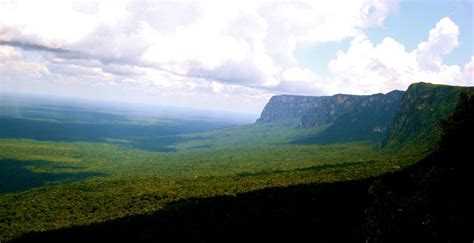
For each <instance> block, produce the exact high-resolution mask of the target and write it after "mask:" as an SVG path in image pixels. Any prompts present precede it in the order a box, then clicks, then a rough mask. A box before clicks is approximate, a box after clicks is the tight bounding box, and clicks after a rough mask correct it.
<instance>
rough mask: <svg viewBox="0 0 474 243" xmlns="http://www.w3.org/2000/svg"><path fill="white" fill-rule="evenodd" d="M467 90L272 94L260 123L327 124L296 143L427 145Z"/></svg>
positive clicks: (419, 87)
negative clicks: (297, 94)
mask: <svg viewBox="0 0 474 243" xmlns="http://www.w3.org/2000/svg"><path fill="white" fill-rule="evenodd" d="M463 89H469V88H464V87H455V86H447V85H434V84H429V83H414V84H412V85H410V87H409V88H408V90H407V91H406V92H405V91H398V90H395V91H392V92H389V93H387V94H380V93H379V94H373V95H347V94H336V95H333V96H321V97H313V96H294V95H277V96H273V97H272V98H271V99H270V101H269V102H268V103H267V105H266V106H265V108H264V109H263V112H262V114H261V116H260V118H259V119H258V120H257V123H269V122H276V121H282V120H288V119H296V120H298V121H299V123H298V124H297V126H298V127H300V128H302V129H308V128H314V127H320V126H327V128H326V129H325V130H324V131H323V132H322V133H320V134H318V135H317V136H314V137H309V138H305V139H302V140H297V141H294V142H295V143H322V144H328V143H336V142H350V141H364V140H371V141H377V142H381V145H382V146H387V145H389V146H397V145H401V144H405V142H422V141H423V142H427V141H433V142H432V143H431V144H436V141H435V140H434V138H436V137H439V135H440V129H439V127H438V126H439V122H440V121H442V120H444V119H446V118H448V117H449V116H450V115H452V113H453V111H454V109H455V107H456V105H457V104H458V101H459V95H460V92H461V91H462V90H463Z"/></svg>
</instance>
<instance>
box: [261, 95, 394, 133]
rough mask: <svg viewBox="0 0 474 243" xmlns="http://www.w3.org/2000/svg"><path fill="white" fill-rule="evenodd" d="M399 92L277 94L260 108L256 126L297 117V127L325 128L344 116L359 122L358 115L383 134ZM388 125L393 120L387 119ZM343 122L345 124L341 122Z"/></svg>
mask: <svg viewBox="0 0 474 243" xmlns="http://www.w3.org/2000/svg"><path fill="white" fill-rule="evenodd" d="M402 96H403V92H402V91H392V92H390V93H388V94H385V95H384V94H374V95H360V96H359V95H346V94H337V95H334V96H321V97H311V96H292V95H278V96H274V97H272V98H271V99H270V101H269V102H268V104H267V105H266V106H265V108H264V109H263V112H262V115H261V117H260V118H259V119H258V120H257V122H258V123H262V122H273V121H279V120H285V119H293V118H300V124H299V126H300V127H303V128H310V127H318V126H322V125H327V124H331V123H333V122H335V121H336V120H337V119H338V118H340V117H342V116H346V118H345V119H347V118H350V119H351V121H353V122H356V121H357V120H360V118H362V117H359V116H360V115H370V116H372V117H373V118H374V120H376V121H377V122H375V123H374V125H378V126H376V127H373V130H374V131H375V132H381V131H385V130H386V129H387V127H386V121H385V120H387V119H384V117H387V114H386V113H387V112H389V113H390V114H392V113H394V112H396V109H398V105H399V104H400V100H401V98H402ZM388 117H389V119H388V120H390V121H389V122H391V119H393V117H391V116H388ZM343 123H347V122H343Z"/></svg>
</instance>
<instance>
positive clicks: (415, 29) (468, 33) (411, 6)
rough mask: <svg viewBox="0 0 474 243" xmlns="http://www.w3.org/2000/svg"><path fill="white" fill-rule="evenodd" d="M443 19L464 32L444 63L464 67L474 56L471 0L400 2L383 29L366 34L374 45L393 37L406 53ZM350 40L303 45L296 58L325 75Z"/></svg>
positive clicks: (296, 53) (303, 64)
mask: <svg viewBox="0 0 474 243" xmlns="http://www.w3.org/2000/svg"><path fill="white" fill-rule="evenodd" d="M444 17H449V18H450V19H452V20H453V21H454V22H455V23H456V24H457V25H458V26H459V28H460V30H461V31H460V34H459V41H460V45H459V47H457V48H456V49H454V50H453V51H452V53H449V54H448V55H446V56H445V57H444V60H445V62H446V63H447V64H457V65H464V64H465V63H467V62H469V60H470V58H471V56H472V55H473V54H474V37H473V35H474V32H473V29H474V27H473V23H474V7H473V2H472V1H470V0H432V1H427V0H418V1H407V0H405V1H400V2H399V4H398V9H396V10H393V11H392V12H391V13H390V14H389V15H388V16H387V18H386V19H385V20H384V22H383V24H382V26H377V27H374V28H369V29H367V30H366V31H365V34H366V35H367V37H368V38H369V39H370V40H371V41H372V42H373V43H380V42H381V41H382V40H383V39H384V38H386V37H392V38H394V39H395V40H397V41H399V42H401V43H402V44H403V45H404V46H405V47H406V49H407V51H412V50H414V49H415V48H416V47H417V45H418V44H419V43H420V42H422V41H425V40H426V39H427V37H428V33H429V31H430V30H431V29H432V28H433V27H434V26H435V24H436V23H437V22H438V21H439V20H440V19H441V18H444ZM350 40H351V39H350V38H346V39H344V40H341V41H338V42H333V43H322V44H320V43H318V44H315V45H313V46H306V45H300V46H299V47H298V48H297V49H296V51H295V55H296V57H297V59H298V63H299V64H300V65H301V66H304V67H308V68H311V69H312V70H314V71H315V72H318V73H321V74H326V73H327V72H328V67H327V64H328V62H329V61H330V60H332V59H334V58H335V57H336V53H337V51H339V50H346V49H347V48H348V47H349V43H350Z"/></svg>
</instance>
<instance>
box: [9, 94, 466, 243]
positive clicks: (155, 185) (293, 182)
mask: <svg viewBox="0 0 474 243" xmlns="http://www.w3.org/2000/svg"><path fill="white" fill-rule="evenodd" d="M430 89H432V90H437V88H436V87H435V88H430ZM409 91H410V90H409ZM409 91H407V93H409ZM431 94H432V96H431V97H432V98H431V100H432V103H430V104H433V106H431V107H433V108H437V107H438V104H440V105H439V106H442V107H441V108H443V107H447V108H443V109H442V110H441V111H442V112H441V113H439V114H440V115H436V116H435V118H436V119H444V118H447V117H449V116H450V112H451V113H452V112H453V111H454V108H451V106H453V105H452V104H450V103H456V102H457V97H455V96H452V95H451V94H450V95H448V96H445V95H439V93H437V92H433V93H431ZM442 94H445V93H442ZM407 97H412V96H406V97H405V98H407ZM417 97H418V96H417ZM436 97H442V99H440V100H441V101H442V102H441V103H437V101H436ZM449 97H450V98H449ZM405 98H404V100H405ZM450 99H451V100H450ZM417 102H418V101H417ZM415 103H416V102H415ZM403 104H406V106H407V107H408V106H411V105H412V104H414V103H413V102H408V101H405V103H403ZM454 106H455V105H454ZM454 106H453V107H454ZM402 109H403V108H402ZM409 111H410V112H415V113H416V112H419V111H420V110H419V109H411V108H410V109H409ZM402 112H405V110H402V111H401V112H400V113H402ZM421 112H422V115H419V114H415V115H413V114H409V113H406V116H408V117H417V119H414V120H413V124H414V125H416V124H417V123H416V122H417V121H421V120H422V119H424V117H425V116H426V115H425V113H423V112H424V110H422V111H421ZM403 114H404V113H402V115H398V116H397V117H398V118H396V120H395V121H396V122H395V123H394V124H395V125H394V126H393V127H392V129H391V130H390V131H391V133H390V134H391V135H393V134H395V132H403V131H402V130H400V129H399V128H398V127H397V126H398V123H397V121H398V120H397V119H400V117H404V116H405V115H403ZM419 116H420V117H419ZM21 119H22V120H23V121H24V122H25V123H28V122H29V121H28V120H32V121H33V122H37V121H36V120H34V119H26V118H24V117H23V118H21ZM55 119H56V121H54V122H56V123H57V122H58V121H57V120H58V119H59V118H55ZM420 119H421V120H420ZM59 120H61V119H59ZM423 121H424V120H423ZM430 121H431V120H430ZM439 121H440V120H438V122H439ZM41 122H44V123H45V124H46V123H47V124H49V123H51V122H53V121H41ZM90 122H91V123H92V124H88V125H94V126H95V125H97V123H94V122H93V121H90ZM59 124H62V122H59ZM298 124H299V120H298V119H295V118H293V119H282V120H279V121H276V122H265V123H257V124H252V125H243V126H235V127H230V128H224V129H218V130H210V131H204V132H195V133H187V134H183V133H180V132H174V133H170V134H167V135H166V136H161V137H147V136H146V134H147V132H146V131H145V132H143V131H141V130H134V129H137V128H136V127H135V126H138V127H141V128H143V126H144V125H143V124H135V125H133V124H130V123H127V124H126V125H127V126H130V127H131V131H133V132H130V133H129V134H124V133H122V134H121V135H116V136H109V135H101V136H100V139H89V137H87V136H86V137H80V136H79V137H76V138H75V139H72V140H68V139H64V140H65V141H64V140H61V139H59V138H58V139H50V140H48V139H46V140H45V139H41V140H42V141H39V140H38V138H35V137H33V138H34V140H33V139H31V138H32V137H28V136H27V135H29V134H31V132H26V133H18V134H20V135H22V136H18V137H14V136H13V135H15V134H13V135H12V136H4V138H3V139H0V163H1V166H0V167H1V169H2V172H1V173H0V193H1V194H0V240H3V241H8V240H12V239H15V238H18V237H20V236H22V235H24V234H25V233H29V232H33V231H49V230H53V229H60V228H64V227H71V226H80V225H82V226H86V225H90V224H93V223H98V222H106V221H110V220H113V219H118V218H124V217H129V216H133V215H145V214H151V213H155V212H159V211H160V210H165V209H167V208H169V207H170V205H173V204H174V203H176V202H179V201H183V200H187V199H190V198H211V197H216V196H223V195H225V196H229V197H235V196H236V195H240V194H241V193H246V192H256V191H259V190H262V189H268V188H282V187H291V186H298V185H300V186H301V185H315V184H321V183H335V182H341V181H355V180H362V179H365V178H373V177H377V176H380V175H383V174H385V173H387V172H393V171H400V170H403V169H404V168H407V167H409V166H410V165H412V164H414V163H415V162H417V161H420V160H421V159H423V158H425V157H426V156H428V155H429V154H430V153H431V152H432V151H433V147H432V146H428V145H427V144H431V143H433V141H437V139H438V136H439V135H440V134H441V130H439V132H433V133H430V134H428V135H423V140H421V139H418V140H413V141H417V143H413V144H412V145H413V146H392V144H394V143H392V142H391V141H392V140H393V139H392V137H390V138H389V139H388V142H387V144H389V145H390V146H384V147H383V148H381V147H380V146H379V145H378V144H377V143H374V142H373V141H371V140H370V141H363V140H360V139H359V140H356V141H351V142H345V143H328V144H320V143H295V142H294V141H301V140H304V139H307V138H311V137H314V136H317V135H319V134H322V133H323V132H324V131H325V130H326V129H327V128H328V126H318V127H312V128H298ZM424 124H425V123H424ZM437 124H438V123H436V122H435V121H434V120H433V121H432V122H430V123H426V124H425V125H429V126H430V127H427V128H426V127H425V128H424V129H421V130H420V131H428V130H429V129H433V127H436V126H437ZM148 125H150V124H147V126H148ZM169 125H170V124H169V123H164V125H163V126H169ZM171 125H173V124H171ZM10 126H11V127H14V126H15V124H10ZM48 126H49V125H48ZM104 126H105V127H107V126H108V125H107V124H105V125H104ZM155 126H157V127H155V128H156V129H160V127H159V126H158V125H156V124H155ZM33 127H34V126H33ZM155 128H154V129H155ZM45 129H46V128H45ZM49 129H50V130H51V131H52V132H54V131H55V130H54V129H56V126H51V127H50V128H49ZM104 129H105V128H104ZM147 129H148V128H147ZM6 130H7V129H5V128H4V129H3V130H2V131H4V132H6ZM79 130H80V129H79ZM118 130H120V129H118ZM47 131H48V130H45V131H43V132H45V133H47ZM137 131H139V132H137ZM147 131H149V130H147ZM196 131H197V130H196ZM403 133H404V134H405V132H403ZM25 134H26V135H25ZM137 134H138V135H140V134H141V136H137ZM415 135H417V134H415ZM25 138H30V139H25ZM420 138H421V137H420ZM404 139H405V138H404ZM408 140H409V139H408ZM408 140H406V141H408ZM397 141H405V140H397ZM410 141H412V140H410ZM154 144H158V145H157V146H160V147H163V148H166V150H161V149H155V148H156V147H154V146H153V145H154ZM22 175H23V176H26V175H27V176H28V180H25V179H26V178H25V177H23V178H22Z"/></svg>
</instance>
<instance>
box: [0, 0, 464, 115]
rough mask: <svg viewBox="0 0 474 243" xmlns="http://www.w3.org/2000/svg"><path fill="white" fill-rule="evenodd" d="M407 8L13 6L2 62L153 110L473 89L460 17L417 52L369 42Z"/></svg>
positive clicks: (377, 2) (5, 24)
mask: <svg viewBox="0 0 474 243" xmlns="http://www.w3.org/2000/svg"><path fill="white" fill-rule="evenodd" d="M397 9H398V7H397V1H396V0H389V1H383V0H351V1H345V0H334V1H325V0H299V1H269V0H253V1H245V0H241V1H211V0H209V1H191V0H180V1H151V0H131V1H128V0H114V1H112V0H109V1H95V0H86V1H75V0H45V1H26V0H15V1H2V2H1V3H0V16H1V21H0V48H2V50H3V52H4V54H2V55H4V56H6V55H7V54H5V53H7V51H6V50H8V53H9V54H8V56H9V59H7V58H2V59H1V60H0V65H1V66H0V67H1V69H0V70H2V73H0V74H1V75H2V79H3V78H5V77H8V78H10V79H15V78H19V77H28V78H27V79H30V80H55V82H56V83H55V85H58V86H61V85H62V87H63V88H62V89H61V91H62V92H63V90H67V89H69V90H70V91H69V92H71V93H74V94H75V93H77V92H75V91H73V90H74V89H73V88H72V86H68V85H70V84H72V83H74V84H77V85H80V83H81V82H82V83H83V86H84V89H87V87H93V88H90V89H91V91H90V95H92V94H93V93H95V92H96V90H92V89H94V88H97V87H98V86H101V87H102V86H103V87H108V86H107V85H110V88H111V90H115V91H116V92H117V97H116V98H123V97H124V95H122V94H123V92H126V91H125V90H130V92H131V93H133V92H136V95H130V97H134V98H136V99H138V100H143V99H141V97H140V96H139V95H138V94H139V93H140V92H142V93H144V94H146V95H145V96H146V97H148V98H147V99H148V102H154V101H156V100H159V101H161V102H166V101H167V100H166V99H165V98H158V96H160V97H168V98H167V99H168V100H169V102H172V101H174V102H184V101H182V100H181V98H178V97H182V99H185V98H184V97H186V96H188V97H190V98H189V99H190V100H191V101H189V103H190V104H191V105H194V103H197V102H196V99H199V98H192V97H198V96H199V95H201V96H203V97H204V96H205V97H207V98H206V100H207V101H209V102H211V100H212V103H213V104H217V105H219V104H222V105H223V106H224V103H225V104H227V105H229V104H236V103H241V102H240V101H239V99H241V100H243V101H242V102H244V101H245V102H248V104H247V105H246V106H245V107H247V108H248V107H251V106H252V102H253V103H258V104H261V103H264V102H265V100H266V99H267V98H268V97H269V96H270V95H271V94H274V93H294V94H308V95H324V94H332V93H340V92H346V93H373V92H380V91H390V90H391V89H394V88H398V89H403V88H405V87H406V86H407V84H409V83H411V82H414V81H421V80H423V81H427V82H439V83H449V84H470V83H472V69H473V64H472V63H473V61H472V60H471V62H470V63H469V64H466V65H465V66H464V68H463V69H461V68H460V67H459V66H456V65H446V64H444V63H443V56H444V55H446V54H448V53H450V52H451V51H452V50H453V49H454V48H456V47H457V46H458V45H459V43H458V35H459V28H458V27H457V26H456V24H455V23H454V22H453V21H451V20H450V19H449V18H444V19H442V20H440V21H439V22H438V23H437V24H436V26H435V28H434V29H433V30H432V31H430V33H429V36H428V38H427V40H426V41H425V42H422V43H420V44H419V45H418V47H417V48H416V50H414V51H410V52H408V51H407V50H406V49H405V47H404V46H403V44H401V43H399V42H397V40H395V39H392V38H385V39H384V40H383V41H382V42H381V43H378V44H374V43H372V42H371V41H370V40H369V39H368V38H367V37H366V36H365V35H364V32H365V31H366V30H367V29H368V28H373V27H378V26H381V25H382V24H383V21H384V20H385V18H386V17H387V15H388V14H389V13H390V12H391V11H398V10H397ZM346 39H352V42H351V45H350V47H349V49H347V50H344V51H340V52H339V53H338V54H337V57H336V58H335V59H334V60H332V61H331V62H330V63H329V65H328V68H329V70H330V73H329V74H328V75H324V76H323V75H320V74H317V73H315V72H314V71H312V70H310V69H307V68H304V67H301V66H299V65H298V60H297V59H296V57H295V55H294V51H295V50H296V46H297V45H300V44H305V45H309V46H311V45H324V43H328V42H339V41H341V40H346ZM20 49H22V50H20ZM25 53H27V55H26V54H25ZM31 53H35V54H34V55H32V54H31ZM24 54H25V55H24ZM32 56H33V57H32ZM12 58H16V59H12ZM7 75H8V76H7ZM22 75H24V76H22ZM469 77H471V78H470V79H469ZM25 79H26V78H25ZM81 80H82V81H81ZM112 86H113V87H112ZM77 87H78V86H74V88H75V89H77ZM104 89H105V88H104ZM97 90H99V89H98V88H97ZM51 92H53V91H51ZM97 92H98V91H97ZM108 92H109V93H113V92H112V91H108ZM96 94H98V93H96ZM173 96H174V97H176V98H170V97H173ZM212 97H213V98H212ZM193 99H194V100H193ZM232 99H235V100H237V101H232ZM221 100H226V101H225V102H224V101H223V102H220V101H221ZM232 102H234V103H232ZM242 109H243V108H242ZM255 109H256V110H259V109H260V107H257V108H255Z"/></svg>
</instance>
